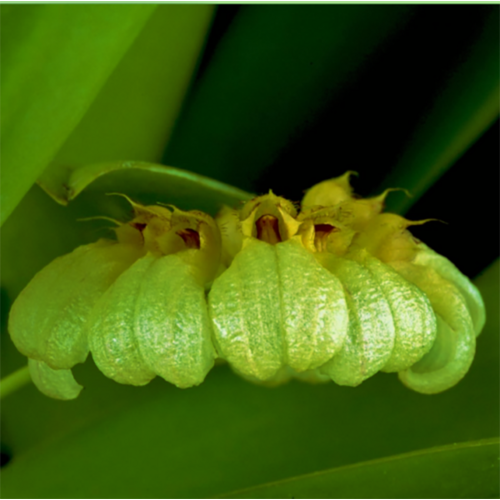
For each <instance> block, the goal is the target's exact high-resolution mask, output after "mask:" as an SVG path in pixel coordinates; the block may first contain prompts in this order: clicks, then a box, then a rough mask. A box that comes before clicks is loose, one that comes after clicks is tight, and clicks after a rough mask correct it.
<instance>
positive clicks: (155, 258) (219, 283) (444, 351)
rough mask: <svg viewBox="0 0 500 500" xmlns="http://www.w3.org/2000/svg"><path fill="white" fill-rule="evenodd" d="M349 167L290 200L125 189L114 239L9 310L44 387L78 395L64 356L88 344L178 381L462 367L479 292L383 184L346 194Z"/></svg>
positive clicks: (105, 364)
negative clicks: (150, 196)
mask: <svg viewBox="0 0 500 500" xmlns="http://www.w3.org/2000/svg"><path fill="white" fill-rule="evenodd" d="M350 174H351V172H347V173H346V174H344V175H343V176H341V177H338V178H335V179H331V180H327V181H324V182H321V183H319V184H317V185H316V186H314V187H312V188H311V189H310V190H308V191H307V192H306V194H305V196H304V198H303V200H302V202H301V204H300V207H296V205H295V204H293V203H292V202H290V201H289V200H286V199H284V198H282V197H280V196H276V195H275V194H273V193H272V192H269V194H266V195H263V196H258V197H256V198H254V199H253V200H251V201H249V202H247V203H246V204H245V205H244V206H243V207H242V208H241V209H233V208H229V207H225V208H223V209H222V210H221V212H220V213H219V214H218V216H217V217H216V218H215V219H213V218H212V217H211V216H209V215H207V214H205V213H203V212H200V211H183V210H180V209H178V208H176V207H173V206H162V205H155V206H143V205H140V204H138V203H135V202H133V201H132V200H129V201H130V203H131V205H132V207H133V211H134V215H133V218H132V220H130V221H128V222H125V223H121V222H117V223H116V224H117V227H116V228H114V232H115V234H116V240H110V239H100V240H99V241H97V242H95V243H92V244H89V245H84V246H81V247H79V248H77V249H76V250H74V251H73V252H72V253H70V254H68V255H65V256H63V257H59V258H57V259H56V260H54V261H53V262H52V263H50V264H49V265H48V266H47V267H45V268H44V269H42V270H41V271H40V272H39V273H38V274H37V275H36V276H35V277H34V278H33V280H32V281H31V282H30V283H29V284H28V286H27V287H26V288H25V289H24V290H23V292H21V294H20V295H19V296H18V298H17V300H16V301H15V303H14V305H13V307H12V311H11V314H10V318H9V331H10V335H11V337H12V340H13V342H14V344H15V345H16V347H17V348H18V350H19V351H20V352H21V353H23V354H24V355H26V356H27V357H28V358H29V369H30V373H31V377H32V379H33V382H34V383H35V384H36V386H37V387H38V388H39V389H40V391H42V392H43V393H44V394H46V395H48V396H51V397H54V398H58V399H73V398H76V397H77V396H78V395H79V393H80V391H81V388H82V387H81V386H80V384H78V383H77V382H76V380H75V379H74V377H73V374H72V372H71V368H72V367H73V366H75V365H76V364H77V363H83V362H84V361H85V360H86V358H87V356H88V354H89V352H91V353H92V357H93V359H94V361H95V363H96V365H97V366H98V368H99V369H100V370H101V371H102V372H103V373H104V375H106V376H107V377H109V378H111V379H113V380H115V381H116V382H119V383H122V384H132V385H136V386H141V385H145V384H147V383H149V382H150V381H151V380H152V379H153V378H154V377H156V376H157V375H158V376H160V377H162V378H163V379H165V380H166V381H167V382H170V383H172V384H175V385H176V386H177V387H180V388H187V387H192V386H195V385H198V384H200V383H202V382H203V380H204V379H205V377H206V375H207V373H208V372H209V371H210V370H211V368H212V367H213V366H214V363H215V362H216V360H224V361H226V362H227V363H229V365H230V366H231V367H232V369H233V370H234V371H235V372H236V373H238V374H240V375H241V376H242V377H244V378H245V379H248V380H250V381H253V382H256V383H262V384H266V385H278V384H281V383H284V382H286V381H288V380H290V379H291V378H298V379H301V380H305V381H309V382H325V381H328V380H333V381H334V382H336V383H337V384H340V385H347V386H357V385H359V384H361V383H362V382H363V381H364V380H366V379H368V378H370V377H372V376H373V375H374V374H376V373H377V372H379V371H383V372H397V373H398V374H399V378H400V379H401V381H402V382H403V383H404V384H405V385H407V386H408V387H409V388H411V389H413V390H415V391H418V392H421V393H426V394H432V393H437V392H441V391H443V390H446V389H448V388H450V387H452V386H454V385H455V384H456V383H457V382H459V380H460V379H461V378H462V377H463V376H464V375H465V374H466V372H467V371H468V369H469V367H470V365H471V363H472V361H473V358H474V352H475V343H476V340H475V339H476V336H477V335H479V333H480V332H481V329H482V328H483V326H484V322H485V309H484V304H483V301H482V298H481V295H480V294H479V292H478V290H477V289H476V288H475V287H474V285H473V284H472V283H471V282H470V281H469V279H468V278H467V277H465V276H464V275H463V274H461V273H460V271H458V269H457V268H456V267H455V266H454V265H453V264H452V263H451V262H450V261H449V260H447V259H446V258H445V257H443V256H441V255H439V254H437V253H435V252H434V251H433V250H431V249H430V248H429V247H427V246H426V245H425V244H424V243H422V242H421V241H419V240H417V239H415V238H414V237H413V236H412V235H411V234H410V232H409V231H408V227H410V226H412V225H417V224H422V223H424V222H426V221H418V222H411V221H409V220H406V219H404V218H403V217H400V216H398V215H395V214H391V213H383V212H382V211H383V206H384V200H385V197H386V195H387V192H388V191H386V192H384V193H383V194H382V195H380V196H378V197H375V198H368V199H361V198H359V197H357V196H355V195H353V192H352V188H351V186H350V183H349V177H350Z"/></svg>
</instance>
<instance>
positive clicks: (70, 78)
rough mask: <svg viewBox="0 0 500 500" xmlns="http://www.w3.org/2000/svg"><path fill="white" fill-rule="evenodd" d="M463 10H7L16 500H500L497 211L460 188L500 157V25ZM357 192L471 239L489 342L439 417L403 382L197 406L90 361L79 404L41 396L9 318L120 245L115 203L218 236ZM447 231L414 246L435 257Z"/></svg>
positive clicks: (236, 384) (248, 392) (196, 399)
mask: <svg viewBox="0 0 500 500" xmlns="http://www.w3.org/2000/svg"><path fill="white" fill-rule="evenodd" d="M458 7H463V8H464V10H460V9H458V10H457V7H454V6H434V8H435V9H434V10H433V9H432V8H431V9H429V6H409V5H396V6H388V5H374V6H372V5H340V4H339V5H324V6H323V5H322V6H305V5H290V6H276V5H245V6H219V7H216V6H214V5H210V4H198V5H186V4H179V5H177V4H160V5H154V4H147V5H139V4H127V5H87V4H85V5H59V4H56V5H48V4H47V5H2V6H1V10H2V19H1V27H2V130H1V134H2V137H1V138H2V170H1V181H2V202H1V203H2V205H1V217H2V224H3V225H2V240H1V247H2V278H1V279H2V281H1V284H2V336H1V360H2V363H1V367H0V368H1V373H2V383H1V390H2V398H4V399H2V408H1V411H2V436H1V439H2V452H3V454H4V455H3V456H5V457H8V458H10V461H9V462H8V463H7V464H6V466H5V468H4V469H3V470H2V494H3V496H5V497H10V498H46V497H47V498H94V497H96V498H128V497H132V498H167V497H172V498H179V497H182V498H184V497H186V498H206V497H213V496H217V497H229V498H286V497H295V498H302V497H304V498H322V497H323V498H348V497H355V498H363V497H367V498H370V497H379V496H380V497H384V498H405V497H406V498H424V497H433V498H436V497H457V496H459V495H460V496H465V497H496V496H498V495H499V491H498V484H499V483H498V448H499V446H498V444H499V441H498V437H497V436H498V423H499V411H498V408H499V404H498V403H499V396H498V394H499V381H498V368H499V355H498V352H499V344H498V338H499V336H498V332H499V329H500V328H499V320H498V313H497V312H498V301H499V284H498V271H499V270H498V259H497V257H498V250H497V248H496V246H495V245H496V243H495V244H491V242H490V240H489V239H488V234H490V233H492V234H494V235H495V238H496V234H497V229H496V227H495V224H492V223H491V220H490V218H491V217H492V214H493V213H496V207H493V202H492V201H490V198H494V199H495V200H496V199H497V195H496V194H495V195H494V196H492V197H491V196H490V197H488V196H486V194H485V193H490V192H491V189H496V187H493V188H492V187H491V186H493V185H495V183H494V182H493V181H490V179H489V178H488V179H481V178H480V176H481V172H483V173H484V170H483V171H481V172H480V171H479V168H480V167H481V165H479V164H478V166H477V169H478V170H477V172H476V170H475V169H476V166H475V165H474V166H473V167H470V165H471V163H470V161H469V163H465V165H466V166H467V169H466V170H467V172H466V175H462V177H460V176H459V175H458V174H456V172H459V171H460V169H461V168H463V167H461V166H460V165H461V163H460V162H461V161H462V160H460V158H465V156H467V155H469V154H473V152H474V151H478V150H479V149H480V150H484V149H485V148H486V150H487V151H490V150H489V149H487V146H485V144H494V145H496V143H497V138H496V132H495V131H496V130H497V128H495V127H498V125H497V124H498V121H497V120H498V115H499V104H498V95H499V93H498V90H499V78H498V74H499V71H498V64H499V63H498V61H499V57H498V52H499V49H498V47H499V43H498V40H499V35H498V23H497V18H498V10H499V9H498V6H494V5H493V6H487V5H482V6H458ZM437 27H439V29H438V28H437ZM426 43H427V44H428V45H425V44H426ZM422 44H423V45H422ZM422 47H424V48H422ZM425 47H427V49H425ZM398 50H401V52H398ZM426 50H427V52H426ZM396 55H397V57H396ZM403 55H404V57H403ZM438 62H439V64H438ZM431 63H433V64H434V66H431ZM417 75H418V78H417ZM399 77H401V79H399ZM414 80H415V81H414ZM417 80H418V81H417ZM381 82H382V83H381ZM391 85H392V86H391ZM385 86H389V89H388V90H384V88H385ZM365 110H366V113H365ZM386 115H387V116H386ZM405 120H406V121H405ZM495 124H496V125H495ZM492 134H493V140H492V139H491V137H492ZM353 137H354V139H353ZM488 137H489V138H490V139H487V138H488ZM348 138H350V140H347V139H348ZM486 140H488V141H489V142H488V143H486V142H485V141H486ZM478 148H479V149H478ZM363 154H364V155H365V156H363ZM494 154H495V153H493V155H494ZM391 155H392V156H391ZM463 155H465V156H463ZM351 156H353V157H354V158H355V161H354V162H353V163H356V162H358V161H361V159H370V161H366V162H361V163H360V164H359V163H358V164H357V165H354V164H350V163H349V162H350V161H351V160H350V158H351ZM325 158H327V159H325ZM471 161H472V160H471ZM484 161H489V162H491V163H492V160H491V157H490V156H489V155H488V157H486V156H485V158H484ZM491 163H490V164H491ZM167 165H168V166H167ZM348 168H354V169H355V170H357V171H359V174H360V177H359V179H360V181H359V182H361V183H362V182H366V184H365V185H363V184H360V185H359V188H360V189H359V191H360V192H363V191H364V194H367V195H368V194H370V193H371V192H373V193H377V194H378V193H380V192H382V191H383V190H384V189H386V188H388V187H393V186H397V187H400V188H403V189H407V190H409V191H410V192H411V194H412V195H413V197H412V198H408V197H406V196H405V195H404V194H403V193H391V194H390V195H389V196H388V198H387V208H388V209H389V210H390V211H396V212H399V213H400V214H401V215H403V214H404V215H405V216H406V217H408V218H410V219H412V220H418V219H425V218H431V217H439V218H445V217H443V216H442V215H440V214H439V213H432V209H433V208H435V207H438V206H440V204H442V205H446V206H447V207H450V208H449V210H450V213H452V212H457V213H460V214H464V213H466V214H467V215H468V219H467V220H464V218H461V217H462V216H461V215H460V217H459V218H458V219H453V215H450V218H448V219H447V221H448V222H449V223H450V227H452V226H453V227H454V228H457V227H458V228H459V229H456V233H453V234H455V235H459V236H460V237H457V238H449V239H450V240H451V239H453V241H452V243H451V244H450V246H452V247H456V248H459V249H463V253H464V254H466V258H465V257H464V258H463V259H462V261H461V263H464V262H465V263H468V262H469V261H470V262H471V267H470V268H469V269H473V270H474V271H473V272H469V273H468V274H469V277H470V278H473V279H474V284H475V285H476V286H477V287H478V289H479V290H480V292H481V294H482V296H483V297H484V300H485V305H486V310H487V322H486V325H485V328H484V330H483V333H482V334H481V336H480V337H479V338H478V342H477V352H476V357H475V360H474V362H473V364H472V367H471V369H470V372H469V373H468V375H467V376H466V377H465V378H464V379H463V380H462V381H461V382H460V383H459V384H458V385H456V386H455V387H454V388H452V389H450V390H449V391H447V392H444V393H442V394H437V395H432V396H429V395H422V394H418V393H414V392H412V391H409V390H407V389H406V388H405V387H404V386H403V385H402V384H400V383H399V382H398V381H397V378H396V377H393V376H391V375H390V374H384V373H379V374H378V375H377V376H376V377H372V378H370V379H369V380H366V381H365V382H363V384H362V385H361V386H359V387H357V388H351V387H341V386H338V385H336V384H333V383H330V384H318V385H310V384H305V383H302V382H301V381H298V380H293V381H291V382H290V383H289V384H286V385H282V386H280V387H275V388H268V387H262V386H258V385H254V384H252V383H249V382H248V381H246V380H243V379H242V378H240V377H238V376H237V375H235V374H234V373H233V372H232V371H231V370H230V368H229V367H228V366H227V365H221V366H215V367H214V368H213V369H212V370H211V371H210V372H209V373H208V375H207V376H206V379H205V381H204V383H203V384H201V385H199V386H197V387H193V388H190V389H187V390H184V389H181V388H178V387H176V386H175V385H173V384H168V383H166V382H165V381H164V380H161V379H160V378H159V377H157V378H156V379H154V380H152V381H151V382H150V383H149V384H148V385H145V386H143V387H133V386H129V385H121V384H116V383H115V382H113V381H112V380H109V379H108V378H106V377H105V376H104V375H103V374H102V373H101V372H100V371H99V369H98V368H97V367H96V365H95V364H94V362H93V360H92V359H88V360H87V361H86V362H85V363H83V364H77V365H76V366H75V367H74V374H75V378H76V380H78V382H79V384H81V385H82V386H83V387H84V388H85V390H83V391H82V392H81V394H80V396H79V397H78V398H77V399H75V400H71V401H55V400H52V399H49V398H46V397H45V396H43V395H42V394H40V393H39V392H38V391H37V389H36V388H35V387H34V386H33V385H32V384H31V383H29V382H30V377H29V373H28V370H27V368H26V358H25V357H24V356H22V355H21V354H20V353H19V352H18V351H17V350H16V348H15V346H14V345H13V343H12V341H11V339H10V336H9V332H8V330H7V318H8V314H9V309H10V306H11V305H12V303H13V302H14V300H15V299H16V297H17V296H18V295H19V293H20V292H21V290H22V289H23V288H24V287H25V286H26V284H27V283H28V282H29V281H30V280H31V279H32V278H33V276H34V275H35V274H36V273H37V272H38V271H40V270H41V269H42V268H43V267H44V266H46V265H47V264H48V263H49V262H51V261H52V260H54V259H55V258H57V257H59V256H61V255H64V254H66V253H69V252H71V251H72V250H74V249H75V248H76V247H78V246H80V245H86V244H90V243H92V242H95V241H97V240H98V239H100V238H109V237H110V236H111V237H112V234H113V233H112V231H111V230H110V226H111V225H112V224H110V223H109V222H107V221H105V220H103V218H108V219H112V220H117V221H124V220H127V217H129V215H130V206H129V204H128V202H127V200H126V199H124V198H123V197H118V196H108V194H110V193H122V194H125V195H127V196H128V197H130V199H132V200H134V202H137V203H141V204H145V205H153V204H156V203H158V202H161V203H164V204H169V205H175V206H176V207H178V209H179V210H194V209H197V210H202V211H204V212H206V213H208V214H210V215H212V216H215V214H216V213H217V211H218V209H219V208H220V207H221V206H222V205H227V206H230V207H239V206H240V204H241V202H243V201H246V200H248V199H249V198H250V197H251V196H252V195H251V194H250V193H254V192H255V193H257V192H258V194H262V193H264V192H267V191H268V190H269V188H272V189H273V191H274V192H275V193H276V194H278V195H280V196H286V197H287V198H289V199H292V200H294V201H298V200H299V199H300V198H301V197H302V193H301V191H302V190H304V189H307V188H309V187H310V186H312V185H313V184H315V183H317V182H319V181H321V180H324V179H329V178H332V177H335V176H337V175H340V174H341V173H342V172H344V171H345V170H347V169H348ZM471 168H474V170H472V171H471ZM494 169H495V170H494V171H493V174H494V175H495V176H497V175H498V173H497V171H496V170H497V169H496V166H494ZM453 176H455V177H453ZM363 179H366V180H363ZM380 179H383V180H382V181H381V182H380ZM453 179H455V180H456V179H461V180H460V182H457V183H456V184H454V183H453ZM477 186H482V187H481V188H480V189H478V188H477ZM488 189H489V190H490V191H488ZM433 193H434V194H433ZM432 196H435V197H437V198H438V199H439V200H440V201H439V203H436V204H434V206H433V205H432V203H431V202H430V200H431V198H432ZM424 212H425V213H424ZM457 217H458V216H457ZM436 226H438V224H437V223H436ZM492 226H493V227H492ZM427 227H431V224H429V225H427V226H425V227H424V228H422V229H420V230H421V231H431V229H427ZM439 227H440V228H441V229H436V230H435V231H436V233H432V232H431V233H427V234H426V233H418V234H419V235H420V234H423V235H425V237H423V239H424V240H425V241H426V243H428V244H429V245H430V246H431V247H435V245H434V244H433V241H432V239H433V238H434V237H435V238H438V237H439V232H440V231H441V232H442V233H444V234H447V235H449V234H450V233H446V231H445V230H443V229H442V226H439ZM445 256H446V257H449V258H450V259H451V260H453V255H445ZM455 263H456V264H457V265H459V264H460V263H458V262H455ZM474 266H476V267H474ZM466 274H467V273H466ZM476 275H477V276H476ZM49 292H50V290H47V294H49Z"/></svg>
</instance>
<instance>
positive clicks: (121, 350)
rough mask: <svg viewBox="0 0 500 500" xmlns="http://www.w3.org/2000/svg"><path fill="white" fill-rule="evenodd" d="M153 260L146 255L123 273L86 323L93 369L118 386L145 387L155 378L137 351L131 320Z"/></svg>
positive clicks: (133, 317) (132, 321)
mask: <svg viewBox="0 0 500 500" xmlns="http://www.w3.org/2000/svg"><path fill="white" fill-rule="evenodd" d="M157 258H158V257H155V256H153V255H151V254H148V255H146V256H145V257H142V258H141V259H139V260H138V261H137V262H136V263H135V264H134V265H133V266H131V267H130V268H129V269H128V270H127V271H125V272H124V273H123V274H122V275H121V276H120V277H119V278H118V279H117V280H116V281H115V283H114V284H113V285H112V286H111V287H110V288H109V289H108V290H107V292H106V293H105V294H104V295H103V296H102V297H101V299H100V300H99V302H98V303H97V304H96V306H95V308H94V310H93V311H92V314H91V317H90V319H89V322H88V338H89V345H90V350H91V352H92V357H93V358H94V361H95V363H96V365H97V366H98V367H99V369H100V370H101V371H102V372H103V373H104V375H106V376H107V377H109V378H111V379H113V380H115V381H116V382H120V383H122V384H132V385H145V384H147V383H148V382H150V381H151V379H153V378H154V377H155V373H154V372H153V370H151V369H150V368H149V367H148V365H147V364H146V363H145V361H144V359H143V358H142V355H141V353H140V351H139V348H138V345H137V339H136V336H135V328H134V320H135V308H136V303H137V300H138V297H139V293H140V287H141V283H142V280H143V279H144V276H145V274H146V272H147V270H148V269H149V268H150V267H151V266H152V265H153V263H154V262H155V261H156V260H157Z"/></svg>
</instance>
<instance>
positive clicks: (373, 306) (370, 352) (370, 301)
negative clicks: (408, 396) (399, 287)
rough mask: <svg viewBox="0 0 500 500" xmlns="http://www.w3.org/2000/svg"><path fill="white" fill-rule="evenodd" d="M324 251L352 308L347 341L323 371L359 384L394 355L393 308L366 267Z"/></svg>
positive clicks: (343, 382) (324, 261) (341, 381)
mask: <svg viewBox="0 0 500 500" xmlns="http://www.w3.org/2000/svg"><path fill="white" fill-rule="evenodd" d="M320 255H321V256H322V257H321V262H322V264H323V265H324V266H325V267H326V268H327V269H328V270H329V271H331V272H332V273H333V274H335V275H336V276H337V277H338V278H339V279H340V281H341V282H342V284H343V286H344V289H345V295H346V301H347V305H348V310H349V331H348V333H347V338H346V340H345V342H344V345H343V347H342V349H341V350H340V352H339V353H338V354H337V355H336V356H334V358H333V359H332V360H330V361H328V362H327V363H326V364H325V365H323V366H322V367H321V368H320V371H321V372H322V373H324V374H325V375H328V376H330V377H331V378H332V380H333V381H334V382H336V383H337V384H339V385H349V386H357V385H359V384H361V382H363V381H364V380H366V379H367V378H369V377H371V376H372V375H374V374H375V373H377V372H378V371H379V370H380V369H382V368H383V367H384V366H385V364H386V363H387V361H388V360H389V358H390V357H391V354H392V350H393V347H394V337H395V329H394V321H393V317H392V314H391V309H390V307H389V304H388V303H387V300H386V298H385V296H384V294H383V293H382V291H381V289H380V287H379V285H378V284H377V282H376V281H375V280H374V279H373V277H372V275H371V273H370V272H369V271H368V269H366V267H364V266H363V265H361V264H359V263H358V262H354V261H352V260H349V259H344V258H341V257H336V256H334V255H332V254H320Z"/></svg>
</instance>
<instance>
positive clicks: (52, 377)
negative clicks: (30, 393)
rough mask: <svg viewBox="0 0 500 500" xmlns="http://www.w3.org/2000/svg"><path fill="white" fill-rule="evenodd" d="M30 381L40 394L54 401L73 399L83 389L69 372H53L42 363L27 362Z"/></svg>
mask: <svg viewBox="0 0 500 500" xmlns="http://www.w3.org/2000/svg"><path fill="white" fill-rule="evenodd" d="M28 366H29V372H30V375H31V380H33V383H34V384H35V386H36V387H37V388H38V390H39V391H40V392H42V393H43V394H45V395H46V396H49V397H51V398H55V399H75V398H76V397H78V395H79V394H80V391H81V390H82V389H83V387H82V386H81V385H80V384H79V383H78V382H77V381H76V380H75V378H74V377H73V374H72V373H71V370H53V369H52V368H50V366H48V365H47V364H46V363H44V362H43V361H38V360H35V359H29V360H28Z"/></svg>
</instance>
